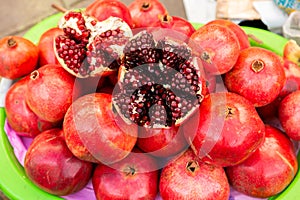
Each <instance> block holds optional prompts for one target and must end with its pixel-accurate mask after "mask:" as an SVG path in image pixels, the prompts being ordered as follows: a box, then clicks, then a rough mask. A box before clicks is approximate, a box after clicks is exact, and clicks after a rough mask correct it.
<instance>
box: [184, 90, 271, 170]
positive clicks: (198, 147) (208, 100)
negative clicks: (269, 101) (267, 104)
mask: <svg viewBox="0 0 300 200" xmlns="http://www.w3.org/2000/svg"><path fill="white" fill-rule="evenodd" d="M193 127H194V128H193ZM183 128H184V133H185V137H186V139H187V141H189V142H190V144H191V148H192V149H193V150H194V152H195V153H196V155H198V156H199V157H200V158H201V159H202V160H203V161H204V162H207V163H209V164H215V165H220V166H223V167H226V166H232V165H236V164H238V163H241V162H242V161H244V160H245V159H247V158H248V157H249V156H250V155H251V154H252V153H253V152H254V151H255V150H256V149H257V148H258V147H259V145H260V144H261V143H262V141H263V138H264V134H265V130H264V129H265V126H264V123H263V121H262V120H261V118H260V117H259V115H258V113H257V112H256V110H255V107H254V106H253V104H251V102H250V101H248V100H247V99H245V98H244V97H242V96H240V95H238V94H235V93H231V92H218V93H211V94H210V95H207V96H206V97H205V98H204V100H203V101H202V103H201V106H200V107H199V112H198V113H196V114H195V115H194V116H193V118H192V119H191V120H189V121H188V122H187V123H185V124H184V125H183Z"/></svg>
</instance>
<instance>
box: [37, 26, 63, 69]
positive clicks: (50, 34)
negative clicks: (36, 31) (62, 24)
mask: <svg viewBox="0 0 300 200" xmlns="http://www.w3.org/2000/svg"><path fill="white" fill-rule="evenodd" d="M62 34H63V30H62V29H60V28H58V27H54V28H50V29H48V30H46V31H45V32H44V33H43V34H42V35H41V37H40V39H39V42H38V44H37V47H38V49H39V66H40V67H41V66H43V65H46V64H59V62H58V60H57V58H56V56H55V53H54V47H53V43H54V39H55V37H57V36H58V35H62Z"/></svg>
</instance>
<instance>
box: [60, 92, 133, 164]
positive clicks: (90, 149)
mask: <svg viewBox="0 0 300 200" xmlns="http://www.w3.org/2000/svg"><path fill="white" fill-rule="evenodd" d="M111 101H112V96H111V95H110V94H106V93H91V94H87V95H84V96H82V97H80V98H78V99H77V100H76V101H74V102H73V103H72V105H71V106H70V107H69V109H68V111H67V113H66V115H65V118H64V121H63V130H64V134H65V139H66V143H67V145H68V147H69V149H70V150H71V151H72V153H73V154H74V155H75V156H77V157H78V158H80V159H82V160H86V161H90V162H95V163H99V162H101V163H103V164H112V163H114V162H117V161H120V160H122V159H124V158H125V157H126V156H127V155H128V154H129V153H130V151H131V150H132V149H133V147H134V146H135V143H136V140H137V127H136V126H127V127H125V126H124V124H122V121H121V120H120V119H119V118H118V117H115V116H114V113H113V110H112V105H111ZM121 127H122V128H121Z"/></svg>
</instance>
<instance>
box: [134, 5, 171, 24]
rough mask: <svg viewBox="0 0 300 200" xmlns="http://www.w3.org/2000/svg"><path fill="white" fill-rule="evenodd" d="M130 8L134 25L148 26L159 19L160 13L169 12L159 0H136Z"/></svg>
mask: <svg viewBox="0 0 300 200" xmlns="http://www.w3.org/2000/svg"><path fill="white" fill-rule="evenodd" d="M128 9H129V11H130V14H131V17H132V20H133V27H134V28H146V27H149V25H150V24H153V23H156V22H158V21H159V19H158V16H159V15H165V14H167V10H166V8H165V7H164V5H163V4H162V3H161V2H160V1H159V0H134V1H132V2H131V3H130V4H129V6H128Z"/></svg>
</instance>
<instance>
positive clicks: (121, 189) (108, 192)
mask: <svg viewBox="0 0 300 200" xmlns="http://www.w3.org/2000/svg"><path fill="white" fill-rule="evenodd" d="M158 177H159V175H158V167H157V166H156V161H155V160H154V158H152V157H151V156H149V155H147V154H144V153H143V152H141V151H140V150H136V149H134V150H133V153H131V154H129V155H128V156H127V157H126V158H124V159H123V160H121V161H120V162H117V163H115V164H113V165H110V166H107V165H103V164H99V165H98V166H97V167H96V169H95V171H94V174H93V177H92V183H93V188H94V191H95V195H96V198H97V199H103V200H110V199H115V200H124V199H149V200H151V199H153V200H154V199H155V197H156V195H157V192H158Z"/></svg>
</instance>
